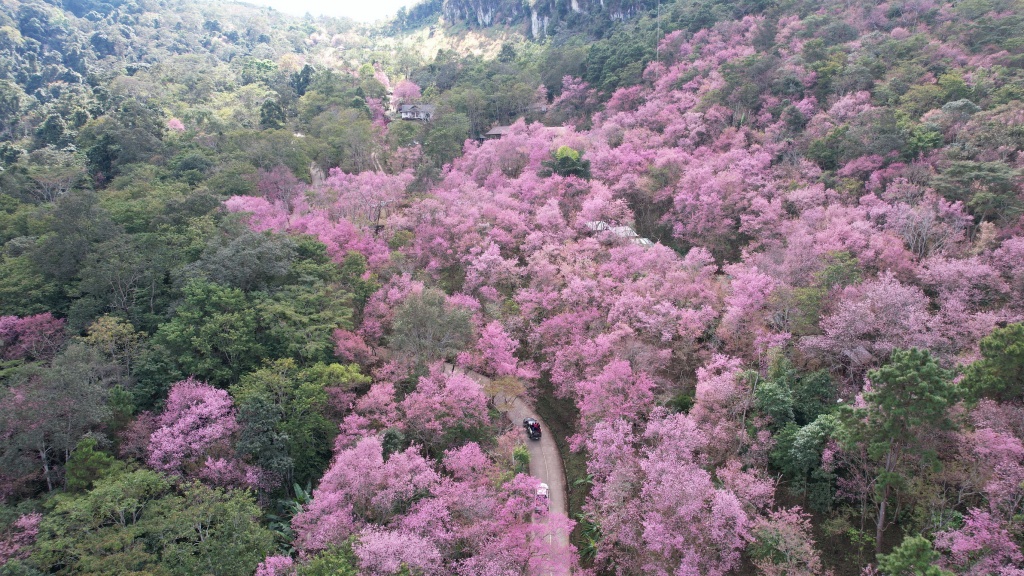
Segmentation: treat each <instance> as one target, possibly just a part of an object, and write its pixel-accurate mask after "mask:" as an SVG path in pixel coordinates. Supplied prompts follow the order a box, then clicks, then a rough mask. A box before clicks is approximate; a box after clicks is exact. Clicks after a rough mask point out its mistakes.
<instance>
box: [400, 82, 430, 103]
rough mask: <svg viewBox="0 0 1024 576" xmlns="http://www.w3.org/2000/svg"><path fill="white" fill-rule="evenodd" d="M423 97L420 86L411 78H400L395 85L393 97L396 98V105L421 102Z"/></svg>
mask: <svg viewBox="0 0 1024 576" xmlns="http://www.w3.org/2000/svg"><path fill="white" fill-rule="evenodd" d="M422 97H423V94H422V93H421V92H420V87H419V86H418V85H417V84H416V83H415V82H413V81H411V80H399V82H398V84H396V85H395V93H394V95H393V98H394V99H395V105H396V106H401V105H402V104H412V103H413V102H419V100H420V98H422Z"/></svg>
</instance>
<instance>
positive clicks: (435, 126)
mask: <svg viewBox="0 0 1024 576" xmlns="http://www.w3.org/2000/svg"><path fill="white" fill-rule="evenodd" d="M469 128H470V122H469V118H467V117H466V115H465V114H460V113H458V112H447V113H439V114H438V115H437V116H435V117H434V120H433V121H432V122H431V123H430V127H429V129H428V131H427V135H426V137H425V138H424V140H423V153H424V154H425V155H426V156H427V158H429V159H430V160H431V161H433V163H434V165H435V166H436V167H438V168H440V167H441V166H444V165H445V164H447V163H449V162H451V161H452V160H454V159H455V158H458V157H459V156H460V155H462V145H463V144H464V143H465V141H466V138H468V137H469Z"/></svg>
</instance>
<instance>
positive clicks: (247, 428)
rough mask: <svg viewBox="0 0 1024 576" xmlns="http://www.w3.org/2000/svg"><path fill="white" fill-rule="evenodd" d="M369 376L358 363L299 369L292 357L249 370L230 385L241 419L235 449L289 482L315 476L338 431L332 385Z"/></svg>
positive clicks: (352, 382)
mask: <svg viewBox="0 0 1024 576" xmlns="http://www.w3.org/2000/svg"><path fill="white" fill-rule="evenodd" d="M369 381H370V380H369V378H367V377H366V376H363V375H362V374H360V372H359V367H358V366H357V365H354V364H353V365H349V366H344V365H341V364H322V363H321V364H316V365H313V366H311V367H310V368H307V369H299V367H298V365H297V364H296V362H295V361H294V360H291V359H281V360H277V361H275V362H273V363H271V364H268V365H267V366H265V367H263V368H261V369H259V370H257V371H255V372H252V373H250V374H246V375H245V376H243V377H242V378H241V380H240V381H239V383H238V384H236V385H234V386H232V387H231V395H232V397H233V398H234V400H235V406H236V407H237V409H238V420H239V423H240V424H241V425H242V430H241V433H240V435H239V440H238V443H237V444H236V449H237V450H238V451H239V452H240V453H242V454H246V455H249V456H250V457H251V458H252V459H253V461H254V462H255V463H256V464H258V465H260V466H262V467H264V468H266V469H268V470H271V471H273V472H276V473H278V474H280V475H281V476H282V478H283V480H284V485H285V486H292V485H293V483H298V484H299V485H304V484H306V483H308V482H313V481H315V480H316V479H318V478H319V477H320V475H321V474H322V473H323V471H324V470H325V469H326V468H327V464H329V463H330V458H331V454H332V450H333V446H334V437H335V436H337V435H338V426H337V423H336V422H335V421H333V420H332V419H331V416H332V414H331V407H330V402H329V395H328V390H329V389H331V388H334V389H342V390H347V389H350V388H352V387H353V386H357V385H364V384H368V383H369Z"/></svg>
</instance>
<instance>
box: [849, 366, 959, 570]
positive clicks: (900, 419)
mask: <svg viewBox="0 0 1024 576" xmlns="http://www.w3.org/2000/svg"><path fill="white" fill-rule="evenodd" d="M868 379H869V380H870V381H871V390H870V391H869V392H866V393H864V401H865V403H866V405H865V406H864V407H862V408H850V407H846V409H845V410H844V411H843V412H842V421H843V431H842V433H841V442H842V443H843V445H844V449H846V450H849V451H851V452H862V453H863V454H865V455H866V459H865V466H867V467H868V468H869V470H868V471H866V473H867V475H869V476H871V477H873V481H872V487H873V489H872V494H871V495H870V497H871V499H872V501H873V503H874V507H875V550H876V552H877V553H881V549H882V535H883V532H884V531H885V528H886V526H887V511H888V506H889V503H890V501H891V499H892V498H893V496H894V495H895V494H896V493H897V492H898V491H899V489H900V488H901V487H902V486H903V485H904V484H905V483H906V480H907V475H908V473H909V471H910V470H911V466H912V462H911V460H915V459H916V460H919V461H922V462H933V463H934V462H935V461H936V458H935V453H934V450H933V449H932V448H931V446H930V444H929V443H928V442H927V439H928V437H929V434H930V432H931V431H934V430H940V429H948V428H950V427H952V423H951V422H950V420H949V417H948V415H947V409H948V408H949V406H950V404H951V403H953V402H954V401H955V400H956V390H955V388H954V386H953V384H952V382H951V380H952V375H951V374H950V373H949V372H948V371H946V370H943V369H942V368H940V367H939V365H938V364H937V363H936V362H935V359H934V358H932V356H931V354H929V353H928V352H927V351H925V350H918V349H910V350H896V351H894V352H893V354H892V358H891V359H890V361H889V363H888V364H886V365H885V366H882V367H881V368H879V369H877V370H872V371H870V372H869V373H868Z"/></svg>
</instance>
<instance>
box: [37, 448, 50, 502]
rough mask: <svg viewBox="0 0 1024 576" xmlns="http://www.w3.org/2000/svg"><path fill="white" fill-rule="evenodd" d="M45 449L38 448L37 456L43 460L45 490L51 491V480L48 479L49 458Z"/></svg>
mask: <svg viewBox="0 0 1024 576" xmlns="http://www.w3.org/2000/svg"><path fill="white" fill-rule="evenodd" d="M46 452H47V451H46V450H45V449H42V448H40V449H39V458H40V459H41V460H42V461H43V476H44V477H45V478H46V491H47V492H53V480H51V479H50V459H49V457H48V456H47V454H46Z"/></svg>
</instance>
